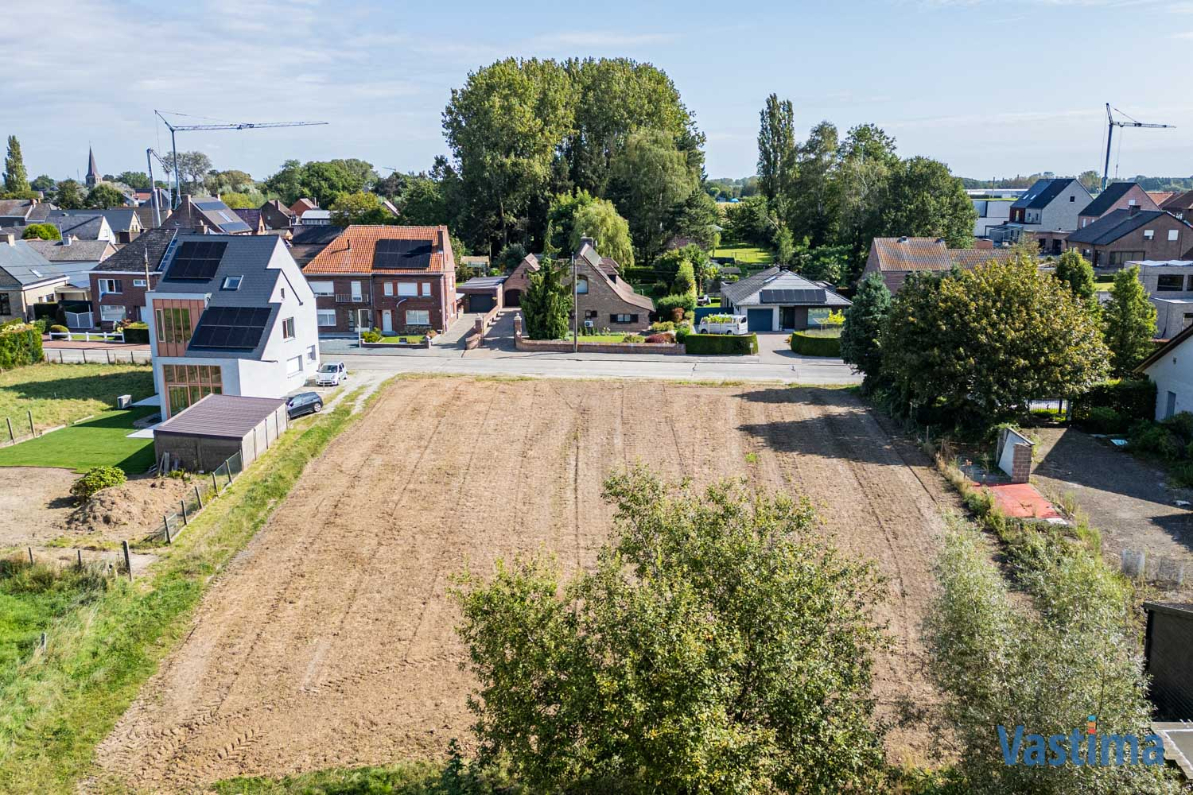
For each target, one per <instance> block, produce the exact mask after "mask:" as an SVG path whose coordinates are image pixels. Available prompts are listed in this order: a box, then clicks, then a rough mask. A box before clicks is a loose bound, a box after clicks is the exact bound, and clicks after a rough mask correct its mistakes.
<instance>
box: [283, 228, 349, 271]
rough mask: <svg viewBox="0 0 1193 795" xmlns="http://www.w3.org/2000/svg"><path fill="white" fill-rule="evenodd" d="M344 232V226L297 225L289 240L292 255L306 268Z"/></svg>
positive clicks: (300, 265) (299, 264) (301, 266)
mask: <svg viewBox="0 0 1193 795" xmlns="http://www.w3.org/2000/svg"><path fill="white" fill-rule="evenodd" d="M343 233H344V227H342V226H305V227H304V226H296V227H294V230H293V233H292V234H291V235H290V239H289V241H287V242H288V243H289V245H290V256H292V257H294V261H295V262H297V263H298V266H299V267H300V268H305V267H306V265H307V263H308V262H310V261H311V260H313V259H314V258H315V257H316V256H318V254H319V252H320V251H322V250H323V249H325V248H327V247H328V246H329V245H331V244H332V242H334V241H335V239H336V238H337V237H339V236H340V235H342V234H343Z"/></svg>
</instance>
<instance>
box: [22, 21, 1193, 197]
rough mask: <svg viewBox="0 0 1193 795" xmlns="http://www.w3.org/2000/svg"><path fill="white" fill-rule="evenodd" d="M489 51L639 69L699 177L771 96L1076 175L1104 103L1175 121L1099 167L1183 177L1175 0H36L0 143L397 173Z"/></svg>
mask: <svg viewBox="0 0 1193 795" xmlns="http://www.w3.org/2000/svg"><path fill="white" fill-rule="evenodd" d="M10 22H11V20H10ZM511 55H513V56H518V57H539V58H559V59H562V58H566V57H571V56H575V57H586V56H593V57H602V56H604V57H612V56H625V57H630V58H634V59H636V60H639V61H646V62H650V63H652V64H654V65H655V66H657V67H659V68H661V69H663V70H664V71H665V72H666V73H667V74H668V75H670V77H671V78H672V80H674V82H675V84H676V86H677V87H678V88H679V91H680V94H681V96H682V97H683V101H684V102H685V103H686V104H687V106H688V108H689V109H691V110H692V111H693V112H694V113H695V116H696V121H697V124H698V126H699V127H700V129H701V130H703V131H704V132H705V133H706V135H707V137H708V143H707V147H706V152H707V167H706V170H707V173H708V175H709V176H710V177H742V176H747V175H750V174H753V173H754V172H755V170H756V163H757V143H756V141H757V131H758V112H759V110H760V109H761V107H762V105H763V103H764V102H765V99H766V97H767V95H768V94H770V93H772V92H774V93H777V94H778V95H779V96H780V97H783V98H788V99H790V100H791V101H792V102H793V104H794V106H795V115H796V123H797V127H798V128H799V130H800V133H801V136H803V135H806V132H807V130H808V129H809V128H810V127H812V125H814V124H815V123H817V122H819V121H820V120H822V119H827V120H829V121H832V122H834V123H835V124H836V125H837V126H838V127H839V128H840V129H841V130H842V132H844V131H845V130H846V129H848V128H849V127H851V126H853V125H855V124H860V123H865V122H872V123H876V124H878V125H880V126H881V127H883V128H884V129H885V130H886V131H887V132H888V133H890V134H891V135H893V136H894V137H895V138H896V140H897V142H898V148H899V152H900V154H902V155H903V156H911V155H925V156H929V157H934V158H936V159H938V160H942V161H944V162H946V163H948V164H949V166H950V167H951V168H952V169H953V172H954V173H955V174H960V175H964V176H971V177H975V178H990V177H995V176H1008V175H1014V174H1017V173H1023V174H1029V173H1035V172H1042V171H1052V172H1055V173H1057V174H1068V175H1072V174H1076V173H1078V172H1080V171H1084V170H1087V169H1094V170H1098V171H1100V170H1101V167H1102V159H1103V156H1104V147H1105V135H1106V117H1105V110H1104V105H1105V103H1106V102H1110V103H1111V104H1112V105H1114V106H1115V107H1117V108H1121V109H1122V110H1124V111H1126V112H1127V113H1129V114H1130V115H1131V116H1133V117H1135V118H1136V119H1139V120H1140V121H1147V122H1164V123H1168V124H1174V125H1176V126H1177V128H1176V129H1168V130H1126V131H1125V135H1123V136H1122V138H1121V139H1119V140H1121V141H1122V144H1121V148H1120V147H1119V146H1117V145H1116V146H1115V153H1114V155H1113V156H1112V158H1111V173H1112V175H1113V174H1114V173H1115V170H1116V167H1117V169H1118V173H1120V174H1121V175H1122V176H1124V177H1129V176H1134V175H1135V174H1148V175H1164V176H1190V175H1193V90H1191V89H1190V87H1189V84H1188V80H1187V71H1188V69H1187V64H1188V62H1189V57H1190V55H1193V0H838V2H835V3H834V2H824V1H823V0H821V1H820V2H805V1H804V0H787V2H770V0H754V2H751V3H740V4H739V3H724V2H720V3H717V4H703V3H700V2H698V0H688V2H683V3H678V2H671V1H670V0H665V1H662V2H654V3H643V2H621V1H620V0H605V1H604V2H601V3H599V4H593V3H572V4H568V3H559V2H505V3H494V2H478V0H455V1H454V2H440V3H426V2H423V3H407V2H380V1H379V0H254V2H245V0H189V1H188V2H185V3H161V2H157V1H156V0H54V2H51V3H46V4H44V5H42V6H39V7H38V9H37V13H36V15H35V19H33V20H31V21H30V24H24V23H21V24H5V25H2V26H0V63H4V64H6V69H5V72H6V77H5V79H4V80H3V81H0V135H3V136H7V135H16V136H17V137H18V138H19V139H20V141H21V146H22V149H23V152H24V157H25V163H26V167H27V170H28V172H29V175H30V177H31V178H32V177H33V176H36V175H38V174H42V173H47V174H49V175H50V176H52V177H54V178H56V179H62V178H65V177H68V176H69V177H77V176H79V175H81V174H82V173H84V172H85V170H86V164H87V148H88V145H89V144H90V145H91V146H92V147H94V150H95V156H96V160H97V162H98V166H99V169H100V172H101V173H105V174H116V173H119V172H121V171H124V170H135V171H144V170H145V149H146V148H147V147H153V148H154V149H156V150H157V151H158V152H161V153H163V154H164V153H165V152H166V151H167V150H168V149H169V145H170V142H169V134H168V131H166V130H165V128H164V127H163V126H162V125H161V124H160V123H159V122H157V119H156V118H155V117H154V115H153V111H154V110H155V109H156V110H163V111H174V112H176V113H185V114H190V116H181V115H177V116H172V117H171V118H172V119H173V120H174V121H175V122H176V123H204V122H207V121H217V122H224V121H231V122H269V121H294V120H322V121H328V122H330V124H329V125H327V126H320V127H304V128H286V129H275V130H252V131H240V132H224V131H219V132H183V133H179V134H178V146H179V149H180V150H188V149H198V150H201V151H203V152H206V153H207V154H208V155H209V156H210V157H211V159H212V161H213V163H214V165H215V167H216V168H219V169H240V170H243V171H247V172H249V173H250V174H252V175H253V176H254V177H256V178H258V179H263V178H265V177H266V176H268V175H269V174H271V173H272V172H274V171H276V170H277V169H278V168H279V167H280V166H281V164H282V161H283V160H285V159H289V158H294V159H299V160H303V161H307V160H325V159H330V158H333V157H358V158H362V159H364V160H368V161H369V162H371V163H373V164H374V166H376V167H377V169H378V171H379V172H380V173H382V174H386V173H389V172H388V169H390V168H393V169H397V170H399V171H421V170H425V169H428V168H429V167H430V165H431V162H432V160H433V158H434V157H435V156H436V155H438V154H446V153H447V147H446V144H445V142H444V139H443V133H442V126H441V124H442V122H441V114H442V111H443V108H444V106H445V105H446V103H447V102H448V100H449V99H450V96H451V90H452V88H456V87H460V86H462V85H463V84H464V82H465V80H466V79H467V76H468V74H469V72H470V71H475V70H476V69H478V68H480V67H482V66H484V65H486V64H489V63H492V62H493V61H495V60H498V59H500V58H503V57H506V56H511ZM198 117H204V118H198ZM1117 132H1118V131H1116V133H1117Z"/></svg>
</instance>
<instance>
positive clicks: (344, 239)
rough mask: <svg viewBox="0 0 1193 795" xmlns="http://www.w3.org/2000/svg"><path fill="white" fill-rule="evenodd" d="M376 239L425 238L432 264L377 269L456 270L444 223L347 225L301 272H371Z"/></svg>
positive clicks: (422, 271)
mask: <svg viewBox="0 0 1193 795" xmlns="http://www.w3.org/2000/svg"><path fill="white" fill-rule="evenodd" d="M378 240H425V241H426V242H428V243H430V244H431V264H430V267H428V268H427V269H426V270H395V269H393V268H385V269H378V270H377V272H378V273H398V274H401V273H405V274H410V273H414V274H418V273H442V272H445V271H455V269H456V261H455V257H453V256H452V244H451V238H450V235H449V234H448V231H447V227H446V226H350V227H348V228H347V229H345V230H344V232H343V234H341V235H340V236H339V237H338V238H336V239H335V240H334V241H333V242H332V243H331V244H330V245H328V247H327V248H325V249H323V250H322V251H320V252H319V254H318V255H317V256H316V257H315V258H314V259H313V260H311V261H310V262H309V263H307V265H306V267H304V268H303V269H302V272H303V273H306V274H311V273H319V274H336V273H373V253H374V249H375V248H376V247H377V241H378Z"/></svg>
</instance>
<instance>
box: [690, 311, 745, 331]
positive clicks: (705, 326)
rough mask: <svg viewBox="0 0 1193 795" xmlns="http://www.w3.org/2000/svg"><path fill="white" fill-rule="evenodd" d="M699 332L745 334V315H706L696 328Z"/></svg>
mask: <svg viewBox="0 0 1193 795" xmlns="http://www.w3.org/2000/svg"><path fill="white" fill-rule="evenodd" d="M696 331H697V332H699V333H700V334H747V333H749V332H748V327H747V325H746V316H745V315H706V316H705V317H702V318H700V325H699V327H697V329H696Z"/></svg>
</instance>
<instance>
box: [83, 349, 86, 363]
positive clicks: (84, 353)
mask: <svg viewBox="0 0 1193 795" xmlns="http://www.w3.org/2000/svg"><path fill="white" fill-rule="evenodd" d="M83 364H87V349H86V348H83Z"/></svg>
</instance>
